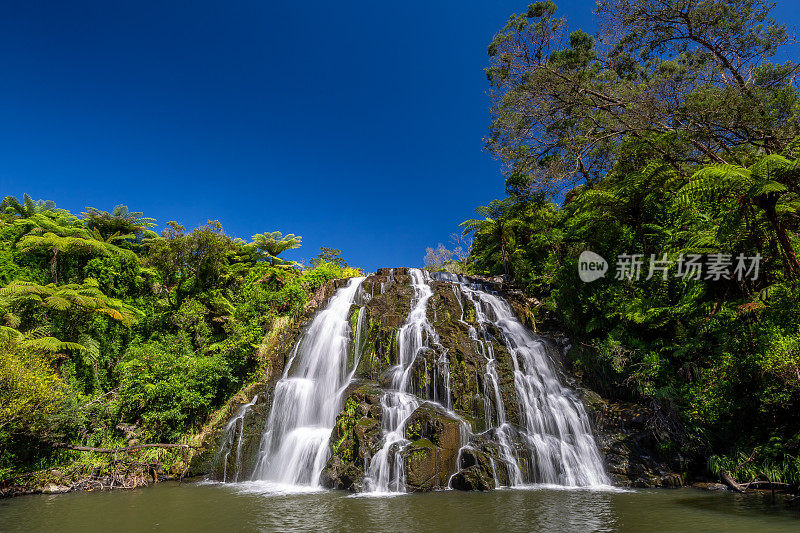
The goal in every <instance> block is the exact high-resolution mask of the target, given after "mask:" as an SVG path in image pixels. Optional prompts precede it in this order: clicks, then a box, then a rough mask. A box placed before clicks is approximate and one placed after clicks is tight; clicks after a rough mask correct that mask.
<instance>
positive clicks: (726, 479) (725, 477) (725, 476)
mask: <svg viewBox="0 0 800 533" xmlns="http://www.w3.org/2000/svg"><path fill="white" fill-rule="evenodd" d="M722 481H723V483H725V484H726V485H727V486H728V487H730V488H731V490H735V491H736V492H742V493H743V492H744V491H746V490H747V489H746V488H745V487H743V486H742V485H740V484H739V483H737V482H736V480H735V479H733V477H732V476H731V475H730V474H729V473H728V472H722Z"/></svg>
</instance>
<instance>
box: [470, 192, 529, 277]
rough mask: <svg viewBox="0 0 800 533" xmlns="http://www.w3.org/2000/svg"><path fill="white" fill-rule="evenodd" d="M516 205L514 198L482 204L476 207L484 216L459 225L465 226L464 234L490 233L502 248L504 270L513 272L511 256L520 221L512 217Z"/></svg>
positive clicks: (497, 245) (495, 243) (508, 272)
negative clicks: (512, 210) (510, 265)
mask: <svg viewBox="0 0 800 533" xmlns="http://www.w3.org/2000/svg"><path fill="white" fill-rule="evenodd" d="M513 206H514V200H513V199H512V198H505V199H503V200H492V201H491V202H489V205H482V206H479V207H477V208H476V209H475V213H477V214H478V215H480V216H482V217H483V218H472V219H469V220H465V221H464V222H462V223H461V224H459V227H461V228H463V231H462V235H467V234H469V233H477V234H485V235H488V236H489V237H490V238H491V240H492V241H493V243H494V246H495V249H496V247H499V248H500V259H501V260H502V262H503V272H505V273H506V274H510V273H511V269H510V268H509V262H508V259H509V256H510V254H511V252H512V251H513V248H514V241H515V234H514V228H515V227H517V226H518V225H519V221H518V220H515V219H512V218H510V217H509V216H508V215H509V214H510V211H511V208H512V207H513Z"/></svg>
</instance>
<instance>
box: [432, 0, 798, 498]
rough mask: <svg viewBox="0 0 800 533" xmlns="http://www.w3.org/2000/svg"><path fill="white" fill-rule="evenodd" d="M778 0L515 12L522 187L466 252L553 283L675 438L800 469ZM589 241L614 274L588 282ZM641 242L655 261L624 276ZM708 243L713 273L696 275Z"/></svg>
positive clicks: (511, 94)
mask: <svg viewBox="0 0 800 533" xmlns="http://www.w3.org/2000/svg"><path fill="white" fill-rule="evenodd" d="M770 10H771V5H770V4H768V3H766V2H763V1H760V0H734V1H718V0H707V1H703V2H683V1H681V2H674V1H670V2H667V1H661V0H602V1H600V2H598V10H597V15H598V18H599V22H600V28H601V29H600V32H599V34H598V35H597V36H596V37H592V36H590V35H588V34H586V33H585V32H582V31H580V30H578V31H575V32H573V33H571V34H567V33H566V23H565V21H564V20H562V19H559V18H558V17H557V16H556V6H555V4H553V3H552V2H537V3H536V4H533V5H531V6H530V7H529V9H528V11H527V12H526V13H523V14H521V15H513V16H512V17H511V18H510V20H509V22H508V24H507V25H506V26H505V28H503V29H502V30H501V31H500V33H498V34H497V36H496V37H495V38H494V40H493V41H492V43H491V45H490V46H489V55H490V56H491V65H490V67H489V68H488V69H487V75H488V78H489V81H490V84H491V87H492V99H493V108H492V117H493V122H492V126H491V131H490V135H489V137H488V139H487V146H488V149H489V150H490V151H491V152H493V153H494V154H495V155H497V156H498V158H499V159H501V160H502V162H503V163H504V167H505V170H506V172H507V181H506V184H507V192H508V195H509V196H508V198H507V199H504V200H502V201H501V200H495V201H492V202H491V203H490V204H488V206H486V207H481V208H479V209H478V214H479V215H480V218H479V219H476V220H471V221H467V222H465V223H464V224H462V227H463V228H464V231H465V233H468V234H472V235H473V236H474V246H473V247H472V250H471V255H470V257H469V261H468V263H467V265H466V266H465V267H463V268H464V269H465V270H466V271H468V272H471V273H474V274H483V275H500V274H507V275H509V276H510V277H512V278H513V281H514V283H515V284H517V285H518V286H520V287H521V288H523V289H524V290H525V291H526V292H527V293H528V294H530V295H533V296H536V297H537V298H539V299H541V300H542V306H541V307H540V309H539V312H540V314H542V315H544V314H547V315H548V316H551V317H555V318H557V319H558V320H559V323H560V327H561V328H563V329H564V330H565V333H567V334H568V335H569V336H570V337H571V338H572V341H573V349H572V350H571V352H570V354H571V358H572V362H573V364H574V368H575V369H576V370H577V371H578V372H579V373H581V374H582V375H583V377H584V379H585V381H586V382H587V383H588V384H589V385H590V386H592V387H594V388H596V389H597V390H598V391H599V392H601V394H604V395H606V396H607V397H611V398H617V399H636V400H639V401H647V402H650V403H652V405H653V406H655V412H656V413H657V416H656V417H654V419H653V420H652V421H651V424H652V427H653V429H654V430H655V431H656V433H657V434H658V435H660V438H661V442H662V447H663V448H664V451H665V452H670V453H672V452H675V451H680V452H681V453H683V454H688V455H689V456H690V457H695V458H699V459H701V460H706V461H707V467H708V469H709V470H710V472H711V473H717V474H720V473H722V472H723V471H732V470H733V469H734V467H735V466H736V465H738V464H739V463H742V462H743V461H744V460H745V459H748V458H750V460H749V461H747V463H746V466H745V467H743V468H741V469H740V470H739V471H738V473H737V476H738V477H739V479H740V481H750V480H751V479H754V478H759V479H771V480H772V481H785V482H789V483H793V484H795V485H796V484H798V483H800V417H798V415H797V413H798V409H800V306H798V297H800V267H798V261H797V257H796V253H795V250H796V248H797V246H798V244H800V238H798V229H800V188H799V187H800V181H799V180H798V177H800V160H799V159H798V155H800V153H799V152H798V146H800V140H798V138H797V135H798V133H800V123H798V113H800V99H799V98H798V92H797V87H796V85H795V76H796V74H797V72H798V65H797V64H796V63H794V62H791V61H786V62H783V63H772V62H771V58H772V57H773V56H775V55H776V54H778V53H779V52H781V47H782V46H783V45H785V44H786V43H787V42H788V37H787V31H786V28H785V27H784V26H783V25H781V24H780V23H778V22H776V21H774V20H773V19H771V18H770ZM585 250H590V251H593V252H595V253H597V254H599V255H600V256H602V257H603V258H605V259H606V260H607V261H608V263H609V271H608V272H607V273H606V275H605V277H604V278H601V279H599V280H597V281H593V282H591V283H586V282H583V281H581V279H580V278H579V271H578V269H579V265H578V261H579V255H580V254H581V252H583V251H585ZM623 254H627V255H623ZM633 254H640V255H639V256H638V259H640V260H641V264H640V265H639V268H641V271H640V272H635V271H633V270H630V269H629V270H627V271H624V270H623V272H622V275H616V274H618V272H619V270H618V268H620V267H624V263H625V258H626V257H627V259H628V260H631V259H632V255H633ZM693 254H698V255H700V259H699V262H700V263H701V264H702V267H703V268H704V269H705V270H704V271H703V273H702V275H698V276H695V275H690V276H679V275H678V274H681V273H680V272H678V270H677V269H678V268H679V265H681V264H683V261H684V260H685V259H687V258H689V257H691V256H692V255H693ZM719 254H722V255H719ZM740 255H742V256H744V257H756V256H758V257H760V264H759V270H758V272H757V273H756V272H753V271H752V270H751V271H750V272H749V273H748V275H740V274H744V273H745V272H737V271H736V270H735V268H736V267H737V258H738V257H739V256H740ZM618 258H622V259H621V260H620V259H618ZM719 259H722V260H723V262H724V261H728V262H729V263H730V265H731V266H730V269H729V270H728V271H726V272H724V273H723V275H720V276H716V275H711V276H709V275H707V273H708V272H709V268H710V267H711V263H712V262H713V261H715V260H719ZM633 260H634V261H636V257H633ZM661 260H663V261H665V263H661V264H662V265H668V266H669V268H668V270H666V271H662V270H655V271H651V270H649V266H650V265H651V264H653V263H654V262H655V261H661ZM618 261H620V262H619V263H618ZM670 265H671V266H670ZM434 266H439V265H434ZM457 266H459V265H457ZM459 268H461V267H460V266H459ZM615 278H621V279H615Z"/></svg>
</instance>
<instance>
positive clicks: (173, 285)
mask: <svg viewBox="0 0 800 533" xmlns="http://www.w3.org/2000/svg"><path fill="white" fill-rule="evenodd" d="M145 243H146V245H147V247H148V249H149V250H148V254H147V259H146V263H147V265H149V266H151V267H153V268H154V269H155V270H156V271H157V272H158V274H159V275H160V277H161V281H162V283H163V284H164V286H165V287H166V289H167V291H168V294H169V295H174V296H175V298H174V300H171V301H170V303H171V304H172V306H173V308H175V309H177V308H179V307H180V306H181V303H182V302H183V299H184V297H185V296H186V295H187V294H191V293H199V292H202V291H207V290H210V289H212V288H213V287H217V286H219V285H221V284H223V283H222V282H224V281H225V280H227V279H228V275H229V274H230V270H231V261H232V260H234V259H235V260H237V261H238V260H239V259H240V258H239V257H238V256H237V255H236V254H237V253H239V252H240V251H241V250H240V248H241V243H240V242H239V241H234V239H232V238H231V237H230V236H228V235H226V234H225V231H224V230H223V228H222V224H220V222H219V221H218V220H209V221H208V222H207V223H206V224H205V225H203V226H201V227H199V228H195V229H194V230H192V232H191V233H188V234H187V233H186V229H185V228H184V227H183V226H182V225H180V224H178V223H177V222H174V221H172V222H169V223H168V224H167V228H166V229H164V231H162V232H161V236H160V237H157V238H155V239H147V240H146V241H145ZM168 297H170V296H168Z"/></svg>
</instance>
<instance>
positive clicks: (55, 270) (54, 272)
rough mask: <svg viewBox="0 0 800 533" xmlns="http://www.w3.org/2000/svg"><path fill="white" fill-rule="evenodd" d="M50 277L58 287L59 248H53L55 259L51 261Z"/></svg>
mask: <svg viewBox="0 0 800 533" xmlns="http://www.w3.org/2000/svg"><path fill="white" fill-rule="evenodd" d="M50 276H51V277H52V278H53V283H55V284H56V285H58V248H53V258H52V259H51V260H50Z"/></svg>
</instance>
